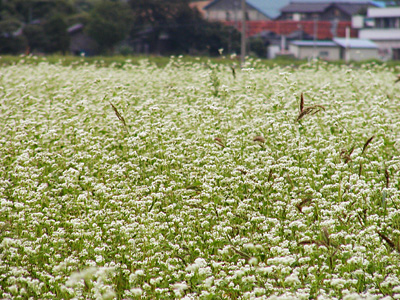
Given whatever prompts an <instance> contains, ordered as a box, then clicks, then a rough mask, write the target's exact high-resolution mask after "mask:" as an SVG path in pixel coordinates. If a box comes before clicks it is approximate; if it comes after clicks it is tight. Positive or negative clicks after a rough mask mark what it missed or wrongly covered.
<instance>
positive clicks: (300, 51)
mask: <svg viewBox="0 0 400 300" xmlns="http://www.w3.org/2000/svg"><path fill="white" fill-rule="evenodd" d="M289 52H291V53H292V54H293V55H294V57H296V58H298V59H310V58H315V57H319V58H321V59H324V60H340V47H339V46H338V45H337V44H336V43H335V42H333V41H292V42H290V44H289Z"/></svg>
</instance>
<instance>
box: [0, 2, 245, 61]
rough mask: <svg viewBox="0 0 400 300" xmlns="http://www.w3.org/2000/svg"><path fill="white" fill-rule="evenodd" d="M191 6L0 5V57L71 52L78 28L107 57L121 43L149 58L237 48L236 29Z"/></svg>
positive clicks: (67, 3) (55, 3) (29, 3)
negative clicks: (209, 20) (159, 55)
mask: <svg viewBox="0 0 400 300" xmlns="http://www.w3.org/2000/svg"><path fill="white" fill-rule="evenodd" d="M189 4H190V1H189V0H6V1H5V0H0V53H23V52H28V51H33V52H42V53H53V52H60V53H67V52H68V51H70V50H69V49H70V43H71V41H72V42H73V36H72V35H71V34H73V33H74V31H68V29H69V28H72V27H73V26H75V25H77V24H81V26H82V28H83V30H82V34H83V35H85V36H86V37H87V38H91V40H92V41H93V43H95V44H97V46H96V49H100V51H102V52H103V53H113V51H114V50H115V49H116V46H118V45H121V43H122V42H123V43H124V45H126V46H128V47H132V51H133V50H134V49H136V48H137V47H136V48H135V46H137V45H141V46H143V47H144V48H146V52H147V53H159V54H178V53H209V54H215V55H216V54H217V53H218V49H219V48H225V49H230V50H232V51H234V50H236V49H237V47H238V41H239V34H238V32H237V31H236V30H235V29H233V28H230V27H225V26H223V25H222V24H219V23H210V22H208V21H207V20H205V19H203V18H202V16H201V14H200V13H199V12H198V11H197V10H193V9H192V8H191V7H190V5H189ZM80 38H81V39H82V37H80ZM143 47H142V48H143ZM139 48H140V47H139Z"/></svg>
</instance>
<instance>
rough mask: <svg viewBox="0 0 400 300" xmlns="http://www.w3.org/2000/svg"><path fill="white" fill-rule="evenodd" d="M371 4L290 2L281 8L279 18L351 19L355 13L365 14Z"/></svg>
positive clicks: (364, 2)
mask: <svg viewBox="0 0 400 300" xmlns="http://www.w3.org/2000/svg"><path fill="white" fill-rule="evenodd" d="M371 5H373V4H372V2H371V1H358V2H354V1H353V2H350V1H348V2H341V1H325V2H313V1H302V2H290V3H289V4H288V5H286V6H285V7H283V8H282V9H281V15H280V17H279V19H280V20H293V21H301V20H304V21H307V20H324V21H351V18H352V16H353V15H355V14H362V13H364V14H365V12H366V11H367V8H368V7H369V6H371Z"/></svg>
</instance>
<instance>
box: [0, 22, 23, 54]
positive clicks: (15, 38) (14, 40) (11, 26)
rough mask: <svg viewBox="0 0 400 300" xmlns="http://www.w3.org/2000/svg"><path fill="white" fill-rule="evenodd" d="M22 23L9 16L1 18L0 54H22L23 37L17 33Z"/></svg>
mask: <svg viewBox="0 0 400 300" xmlns="http://www.w3.org/2000/svg"><path fill="white" fill-rule="evenodd" d="M21 28H22V23H21V22H20V21H19V20H18V19H16V18H14V17H10V16H6V17H3V18H2V19H1V21H0V53H10V54H15V53H19V52H23V51H24V50H25V48H26V45H27V43H26V40H25V37H24V36H23V35H22V34H20V33H19V31H20V29H21Z"/></svg>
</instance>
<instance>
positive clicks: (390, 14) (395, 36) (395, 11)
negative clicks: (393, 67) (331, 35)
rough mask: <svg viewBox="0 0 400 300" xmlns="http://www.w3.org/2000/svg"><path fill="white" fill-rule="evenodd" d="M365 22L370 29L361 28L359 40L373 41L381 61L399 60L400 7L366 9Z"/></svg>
mask: <svg viewBox="0 0 400 300" xmlns="http://www.w3.org/2000/svg"><path fill="white" fill-rule="evenodd" d="M367 20H368V21H369V24H371V26H372V27H370V28H369V27H364V28H361V29H360V31H359V36H360V38H362V39H370V40H372V41H374V42H375V43H376V44H377V45H378V47H379V54H380V56H381V57H382V58H383V59H385V60H386V59H395V60H400V7H399V6H397V7H384V8H377V7H371V8H368V11H367ZM365 25H367V22H365Z"/></svg>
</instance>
